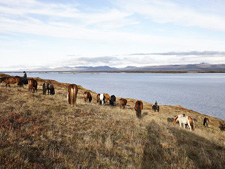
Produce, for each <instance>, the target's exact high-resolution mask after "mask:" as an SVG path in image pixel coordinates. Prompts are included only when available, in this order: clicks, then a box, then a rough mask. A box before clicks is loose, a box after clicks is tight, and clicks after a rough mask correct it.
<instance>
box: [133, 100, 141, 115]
mask: <svg viewBox="0 0 225 169" xmlns="http://www.w3.org/2000/svg"><path fill="white" fill-rule="evenodd" d="M134 110H135V111H136V116H137V117H138V118H141V110H143V102H142V101H140V100H139V101H136V103H135V106H134Z"/></svg>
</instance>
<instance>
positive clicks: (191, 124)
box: [188, 116, 194, 131]
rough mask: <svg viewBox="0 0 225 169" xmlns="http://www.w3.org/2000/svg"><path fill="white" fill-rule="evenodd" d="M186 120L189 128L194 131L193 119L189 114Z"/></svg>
mask: <svg viewBox="0 0 225 169" xmlns="http://www.w3.org/2000/svg"><path fill="white" fill-rule="evenodd" d="M188 120H189V123H190V126H191V129H192V130H193V131H194V121H193V119H192V118H191V117H190V116H188Z"/></svg>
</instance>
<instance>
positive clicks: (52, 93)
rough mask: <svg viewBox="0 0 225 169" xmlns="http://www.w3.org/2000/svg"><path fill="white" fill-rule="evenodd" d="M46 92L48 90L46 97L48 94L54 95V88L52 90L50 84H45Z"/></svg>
mask: <svg viewBox="0 0 225 169" xmlns="http://www.w3.org/2000/svg"><path fill="white" fill-rule="evenodd" d="M47 90H48V95H49V93H50V95H54V94H55V88H54V86H53V84H52V83H48V84H47Z"/></svg>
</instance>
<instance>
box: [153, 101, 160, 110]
mask: <svg viewBox="0 0 225 169" xmlns="http://www.w3.org/2000/svg"><path fill="white" fill-rule="evenodd" d="M152 109H153V110H154V111H155V112H156V111H158V112H159V106H158V103H157V102H155V104H154V105H153V106H152Z"/></svg>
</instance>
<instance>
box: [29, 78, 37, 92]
mask: <svg viewBox="0 0 225 169" xmlns="http://www.w3.org/2000/svg"><path fill="white" fill-rule="evenodd" d="M37 86H38V83H37V80H34V79H28V90H29V91H32V92H33V93H34V92H35V91H36V92H37Z"/></svg>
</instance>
